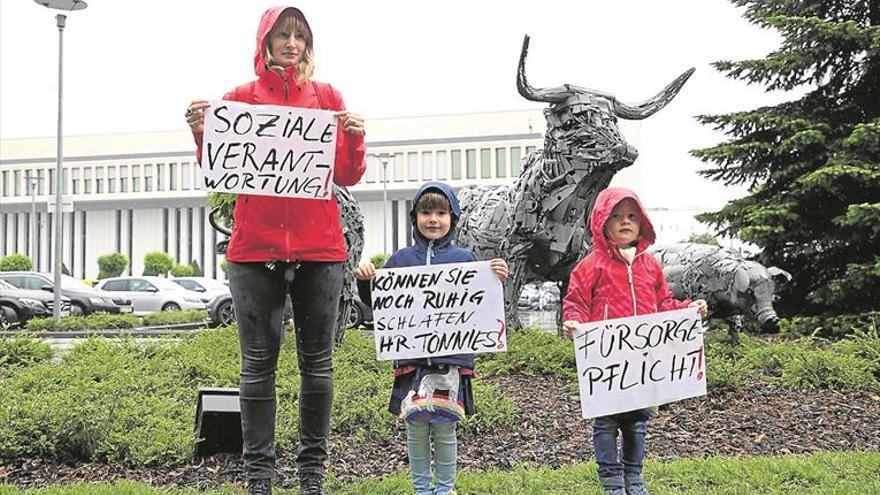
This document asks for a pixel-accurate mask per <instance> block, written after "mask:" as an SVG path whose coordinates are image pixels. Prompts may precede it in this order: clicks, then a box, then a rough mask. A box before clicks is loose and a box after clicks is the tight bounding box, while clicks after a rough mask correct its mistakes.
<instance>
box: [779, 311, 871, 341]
mask: <svg viewBox="0 0 880 495" xmlns="http://www.w3.org/2000/svg"><path fill="white" fill-rule="evenodd" d="M878 323H880V311H871V312H868V313H863V314H856V315H837V316H795V317H793V318H783V319H781V320H780V321H779V329H780V331H781V332H782V333H790V334H791V333H793V334H797V335H809V336H814V337H822V338H830V339H840V338H842V337H844V336H846V335H852V334H853V333H855V331H856V330H858V329H865V328H869V327H871V326H876V325H877V324H878Z"/></svg>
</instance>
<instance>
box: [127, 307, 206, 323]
mask: <svg viewBox="0 0 880 495" xmlns="http://www.w3.org/2000/svg"><path fill="white" fill-rule="evenodd" d="M207 319H208V312H207V311H205V310H204V309H191V310H187V311H159V312H158V313H150V314H148V315H144V317H143V320H142V321H143V325H144V326H145V327H150V326H156V325H176V324H180V323H195V322H198V321H205V320H207Z"/></svg>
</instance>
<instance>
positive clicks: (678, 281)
mask: <svg viewBox="0 0 880 495" xmlns="http://www.w3.org/2000/svg"><path fill="white" fill-rule="evenodd" d="M649 251H651V253H652V254H653V255H654V256H655V257H656V258H657V260H658V261H659V262H660V264H661V265H663V274H664V275H665V276H666V280H667V282H669V288H670V289H671V290H672V291H673V292H675V297H676V298H678V299H682V298H685V297H688V298H691V299H697V298H702V299H705V300H706V302H707V303H708V304H709V310H710V312H711V313H710V315H709V316H710V317H711V318H720V319H726V320H727V321H728V325H729V326H728V330H729V333H730V339H731V341H733V342H734V343H739V332H740V330H741V329H742V316H743V315H746V316H748V317H750V318H752V319H754V320H756V321H757V322H758V323H760V324H761V328H762V330H763V331H765V332H772V331H775V330H776V328H777V323H778V322H779V317H778V316H777V315H776V310H775V309H774V308H773V300H774V298H775V288H776V286H775V283H774V279H777V280H778V279H780V278H782V279H784V280H785V281H789V280H791V275H790V274H789V273H788V272H786V271H784V270H782V269H779V268H776V267H775V266H771V267H765V266H764V265H762V264H760V263H758V262H756V261H750V260H747V259H745V258H743V257H742V256H741V255H739V254H737V253H735V252H733V251H731V250H729V249H725V248H722V247H719V246H710V245H707V244H695V243H688V242H684V243H679V244H667V245H659V246H652V247H651V248H650V249H649Z"/></svg>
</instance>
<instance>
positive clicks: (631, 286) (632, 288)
mask: <svg viewBox="0 0 880 495" xmlns="http://www.w3.org/2000/svg"><path fill="white" fill-rule="evenodd" d="M644 253H645V252H644V251H642V252H641V253H636V255H635V256H633V259H632V261H628V260H624V263H626V276H627V278H628V279H629V293H630V295H631V296H632V301H633V316H638V314H639V312H638V310H637V309H636V285H635V283H634V282H633V268H632V267H633V263H635V262H636V258H638V257H639V256H641V255H643V254H644Z"/></svg>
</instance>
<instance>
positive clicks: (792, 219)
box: [692, 0, 880, 314]
mask: <svg viewBox="0 0 880 495" xmlns="http://www.w3.org/2000/svg"><path fill="white" fill-rule="evenodd" d="M732 1H733V3H734V4H736V5H738V6H740V7H745V8H746V11H745V14H744V15H745V17H746V18H747V19H748V20H749V21H751V22H752V23H754V24H756V25H758V26H761V27H764V28H774V29H777V30H779V32H780V33H781V34H782V37H783V41H782V45H781V47H780V48H779V49H778V50H776V51H774V52H772V53H770V54H769V55H768V56H767V57H766V58H764V59H760V60H744V61H738V62H731V61H722V62H717V63H715V64H714V65H715V67H716V68H717V69H718V70H719V71H721V72H723V73H725V75H726V76H728V77H732V78H736V79H742V80H744V81H746V82H747V83H749V84H752V83H757V84H761V85H764V86H765V87H766V89H767V90H768V91H770V90H791V89H794V88H802V89H806V90H807V93H806V94H805V95H804V96H803V98H800V99H798V100H796V101H790V102H786V103H782V104H780V105H776V106H770V107H762V108H758V109H755V110H750V111H744V112H736V113H731V114H727V115H712V116H706V115H703V116H700V117H699V120H700V122H702V123H704V124H708V125H712V126H714V127H715V128H716V129H719V130H722V131H723V132H725V133H726V134H727V136H728V137H729V139H728V141H726V142H724V143H722V144H720V145H718V146H715V147H712V148H705V149H699V150H694V151H692V153H693V154H694V155H695V156H697V157H699V158H700V159H702V160H703V161H706V162H711V163H712V164H713V168H709V169H706V170H702V171H701V172H700V173H701V174H702V175H703V176H705V177H707V178H710V179H712V180H715V181H719V182H722V183H724V184H726V185H733V184H746V185H748V186H749V195H748V196H746V197H744V198H741V199H738V200H735V201H731V202H730V203H728V204H727V205H725V207H724V208H723V209H722V210H721V211H718V212H714V213H707V214H704V215H702V216H701V217H700V219H701V220H703V221H708V222H710V223H711V224H712V225H713V226H715V227H716V228H717V229H718V231H719V233H720V234H723V235H728V236H739V237H740V238H741V239H743V240H745V241H748V242H752V243H755V244H756V245H758V246H760V247H761V248H762V249H763V251H762V254H761V256H760V257H761V261H762V262H764V263H766V264H768V265H775V266H778V267H780V268H783V269H785V270H787V271H789V272H790V273H791V274H792V275H793V276H794V279H793V280H792V282H791V284H789V285H788V286H787V287H786V288H785V290H784V291H783V297H784V299H783V301H782V304H781V306H782V309H783V311H785V312H787V313H788V314H791V313H819V312H832V313H850V312H858V311H864V310H869V309H877V308H878V307H880V0H732Z"/></svg>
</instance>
